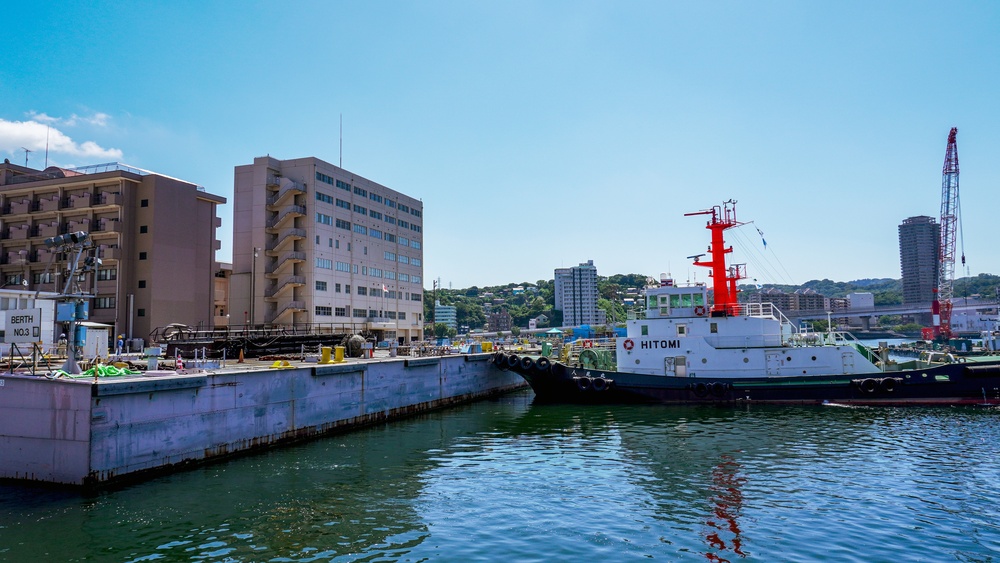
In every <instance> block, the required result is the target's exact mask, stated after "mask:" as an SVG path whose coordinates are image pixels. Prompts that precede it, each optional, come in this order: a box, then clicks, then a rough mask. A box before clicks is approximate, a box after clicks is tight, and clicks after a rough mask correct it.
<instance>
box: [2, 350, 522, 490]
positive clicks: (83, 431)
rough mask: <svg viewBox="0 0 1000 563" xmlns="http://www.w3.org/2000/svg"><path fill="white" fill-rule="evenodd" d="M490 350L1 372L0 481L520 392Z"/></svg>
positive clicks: (86, 481)
mask: <svg viewBox="0 0 1000 563" xmlns="http://www.w3.org/2000/svg"><path fill="white" fill-rule="evenodd" d="M490 357H491V356H490V354H488V353H485V354H484V353H478V354H461V355H448V356H438V357H420V358H379V357H375V358H374V359H348V360H345V361H344V362H342V363H336V364H318V363H315V362H313V363H308V362H294V363H293V362H287V361H282V362H276V364H278V365H274V364H271V363H267V364H264V363H261V364H259V365H255V364H254V363H248V364H236V363H231V364H230V366H229V367H226V368H220V369H211V370H204V369H198V370H180V371H147V372H145V373H143V374H141V375H128V376H120V377H113V378H111V377H107V378H105V377H102V378H97V379H96V380H95V379H93V378H89V379H70V378H56V379H51V378H48V377H44V376H32V375H22V374H16V373H15V374H10V373H3V374H0V419H2V420H3V421H4V424H3V425H0V479H7V480H18V481H25V482H42V483H58V484H67V485H76V486H94V485H101V484H105V483H109V482H112V481H118V480H123V479H126V478H128V479H141V478H144V477H147V476H151V475H154V474H157V473H161V472H165V471H169V470H172V469H177V468H181V467H184V466H186V465H189V464H195V463H199V462H206V461H211V460H213V459H219V458H222V457H225V456H229V455H232V454H235V453H238V452H248V451H251V450H255V449H260V448H265V447H268V446H272V445H275V444H281V443H287V442H291V441H295V440H301V439H304V438H309V437H314V436H319V435H322V434H325V433H330V432H336V431H344V430H348V429H351V428H356V427H360V426H365V425H370V424H373V423H379V422H384V421H388V420H393V419H397V418H401V417H405V416H410V415H413V414H417V413H421V412H426V411H430V410H433V409H437V408H441V407H446V406H449V405H454V404H458V403H462V402H468V401H472V400H475V399H480V398H485V397H488V396H491V395H496V394H501V393H506V392H510V391H513V390H516V389H519V388H522V387H524V386H525V383H524V382H523V380H522V379H521V378H520V377H519V376H518V375H516V374H514V373H510V372H504V371H501V370H498V369H496V368H495V367H494V365H493V364H492V363H491V362H490V361H489V360H490Z"/></svg>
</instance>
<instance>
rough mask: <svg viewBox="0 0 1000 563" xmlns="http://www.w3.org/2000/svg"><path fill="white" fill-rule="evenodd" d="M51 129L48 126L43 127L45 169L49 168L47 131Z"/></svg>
mask: <svg viewBox="0 0 1000 563" xmlns="http://www.w3.org/2000/svg"><path fill="white" fill-rule="evenodd" d="M51 129H52V128H51V127H49V126H48V125H46V126H45V167H46V168H48V167H49V131H50V130H51Z"/></svg>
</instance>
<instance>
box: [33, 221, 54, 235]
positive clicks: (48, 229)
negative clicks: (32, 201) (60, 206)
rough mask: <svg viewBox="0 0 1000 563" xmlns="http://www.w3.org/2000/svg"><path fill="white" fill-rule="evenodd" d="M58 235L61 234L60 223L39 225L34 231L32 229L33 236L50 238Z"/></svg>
mask: <svg viewBox="0 0 1000 563" xmlns="http://www.w3.org/2000/svg"><path fill="white" fill-rule="evenodd" d="M58 234H60V233H59V221H52V222H51V223H39V224H37V225H35V227H34V229H32V233H31V236H33V237H43V238H49V237H54V236H56V235H58Z"/></svg>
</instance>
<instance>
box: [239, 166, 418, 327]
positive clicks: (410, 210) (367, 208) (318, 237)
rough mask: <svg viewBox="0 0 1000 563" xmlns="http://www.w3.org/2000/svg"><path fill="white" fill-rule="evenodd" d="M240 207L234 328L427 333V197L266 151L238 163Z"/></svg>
mask: <svg viewBox="0 0 1000 563" xmlns="http://www.w3.org/2000/svg"><path fill="white" fill-rule="evenodd" d="M233 203H234V217H233V219H234V220H233V223H234V229H233V231H234V232H233V235H234V236H233V273H232V279H231V285H230V291H231V293H230V304H231V305H230V309H231V319H232V321H231V322H232V323H233V324H236V323H237V322H239V321H238V319H242V320H243V322H245V323H246V324H248V325H252V326H258V325H278V326H282V327H286V326H293V327H295V328H296V329H300V328H302V329H307V328H308V329H310V330H319V331H331V332H334V333H347V332H355V333H357V332H364V333H367V334H368V335H372V336H374V337H375V338H377V339H378V340H392V339H398V341H399V342H400V343H405V342H410V341H415V340H420V339H421V338H423V324H424V321H423V301H422V300H423V285H422V282H423V204H422V203H421V202H420V201H419V200H417V199H415V198H412V197H410V196H407V195H405V194H402V193H400V192H397V191H395V190H391V189H389V188H387V187H385V186H383V185H381V184H378V183H375V182H373V181H371V180H368V179H367V178H363V177H361V176H359V175H357V174H355V173H353V172H350V171H348V170H344V169H342V168H340V167H337V166H334V165H332V164H330V163H327V162H324V161H322V160H320V159H318V158H314V157H307V158H299V159H293V160H278V159H275V158H271V157H259V158H255V159H254V161H253V164H247V165H243V166H237V167H236V178H235V195H234V198H233ZM251 296H252V297H251Z"/></svg>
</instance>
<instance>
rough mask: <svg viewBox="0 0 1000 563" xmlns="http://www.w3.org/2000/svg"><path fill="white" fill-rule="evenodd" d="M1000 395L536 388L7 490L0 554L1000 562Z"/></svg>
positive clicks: (115, 558) (31, 557)
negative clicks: (870, 400) (613, 397)
mask: <svg viewBox="0 0 1000 563" xmlns="http://www.w3.org/2000/svg"><path fill="white" fill-rule="evenodd" d="M998 422H1000V411H998V410H995V409H979V408H962V409H956V408H941V409H927V408H919V409H871V408H843V407H832V406H828V407H810V408H805V407H802V408H799V407H765V408H759V407H751V408H745V407H744V408H738V409H731V408H725V409H723V408H714V407H644V406H620V407H579V406H548V405H534V404H533V402H532V395H531V393H530V392H525V393H519V394H516V395H509V396H506V397H503V398H500V399H496V400H492V401H485V402H480V403H476V404H473V405H469V406H465V407H460V408H455V409H451V410H446V411H441V412H436V413H432V414H429V415H425V416H421V417H419V418H414V419H410V420H406V421H402V422H396V423H392V424H388V425H385V426H380V427H376V428H370V429H366V430H362V431H357V432H353V433H350V434H344V435H338V436H331V437H327V438H324V439H320V440H316V441H313V442H309V443H304V444H300V445H296V446H293V447H288V448H282V449H275V450H272V451H269V452H265V453H261V454H256V455H251V456H246V457H242V458H238V459H234V460H231V461H227V462H224V463H218V464H214V465H207V466H204V467H200V468H196V469H193V470H189V471H184V472H181V473H176V474H173V475H170V476H165V477H162V478H158V479H154V480H151V481H148V482H144V483H141V484H136V485H129V486H124V487H120V488H117V489H113V490H106V491H103V492H99V493H91V494H82V493H80V492H74V491H66V490H52V489H46V488H37V487H22V486H13V485H9V484H8V485H3V486H0V561H12V562H27V561H60V562H61V561H112V562H126V561H210V562H245V561H266V562H272V561H273V562H278V561H598V560H601V561H621V560H648V559H653V560H658V561H705V560H708V561H865V562H868V561H933V562H936V561H998V560H1000V510H998V508H997V506H998V503H997V501H998V500H1000V494H998V493H997V487H998V486H1000V457H998V453H1000V425H998Z"/></svg>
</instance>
